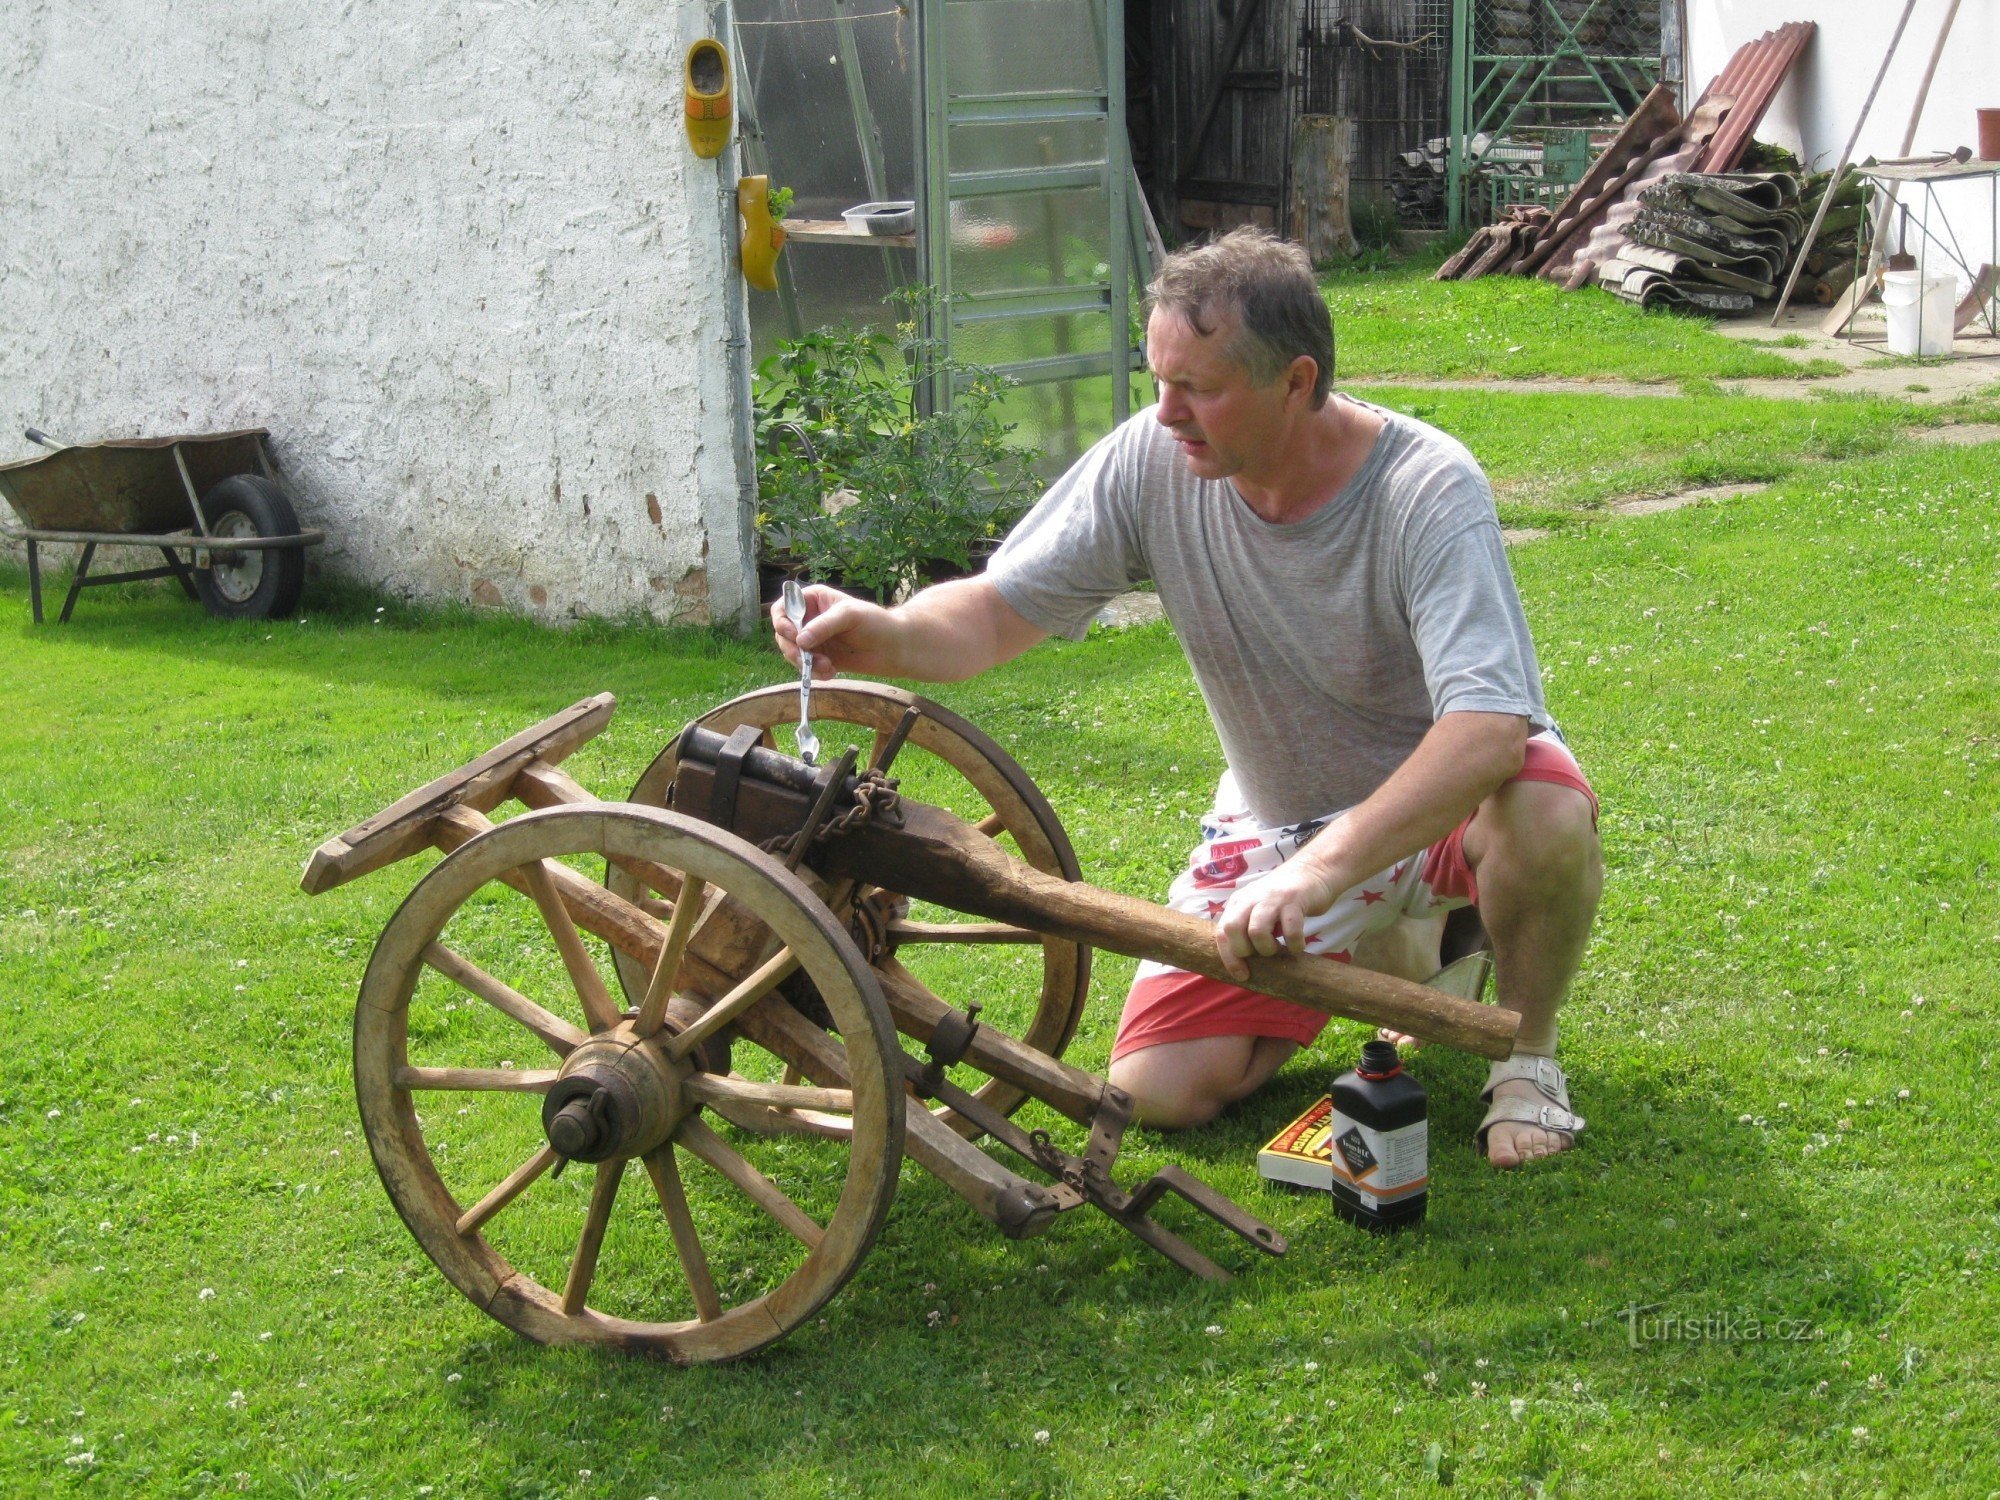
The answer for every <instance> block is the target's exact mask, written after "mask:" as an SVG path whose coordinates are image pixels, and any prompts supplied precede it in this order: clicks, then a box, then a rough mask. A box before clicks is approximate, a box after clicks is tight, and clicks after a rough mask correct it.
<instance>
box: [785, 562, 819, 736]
mask: <svg viewBox="0 0 2000 1500" xmlns="http://www.w3.org/2000/svg"><path fill="white" fill-rule="evenodd" d="M785 618H786V619H787V620H790V621H791V622H792V628H793V629H794V630H796V629H797V628H798V627H799V626H801V625H803V624H805V622H806V596H805V595H804V594H803V593H802V592H801V591H800V589H799V585H798V580H796V579H792V578H788V579H786V580H785ZM812 698H813V656H812V652H810V651H807V650H805V649H804V648H803V647H801V648H800V650H799V759H800V760H803V761H804V762H805V763H806V764H807V765H809V766H810V765H816V764H818V762H819V736H818V735H816V734H814V733H813V728H812Z"/></svg>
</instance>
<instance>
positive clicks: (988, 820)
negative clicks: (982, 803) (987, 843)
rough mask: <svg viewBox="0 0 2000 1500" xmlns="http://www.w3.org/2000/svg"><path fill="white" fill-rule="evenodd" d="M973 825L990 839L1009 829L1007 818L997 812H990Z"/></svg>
mask: <svg viewBox="0 0 2000 1500" xmlns="http://www.w3.org/2000/svg"><path fill="white" fill-rule="evenodd" d="M972 826H973V827H974V829H975V830H977V831H978V832H980V833H983V834H985V835H986V836H987V837H988V838H989V839H997V838H998V837H1000V835H1001V834H1003V833H1005V832H1006V831H1007V820H1006V819H1005V818H1003V817H1001V816H1000V814H999V813H997V812H990V813H988V814H987V815H986V816H985V817H983V818H981V819H980V820H979V821H978V822H977V823H975V824H973V825H972Z"/></svg>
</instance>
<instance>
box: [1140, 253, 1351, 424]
mask: <svg viewBox="0 0 2000 1500" xmlns="http://www.w3.org/2000/svg"><path fill="white" fill-rule="evenodd" d="M1146 304H1147V308H1148V310H1149V311H1152V310H1158V309H1164V310H1165V311H1167V312H1170V313H1172V314H1173V315H1174V316H1176V317H1178V318H1180V319H1181V320H1182V321H1183V322H1185V323H1186V324H1187V325H1188V327H1190V328H1192V329H1193V330H1194V331H1195V332H1196V333H1198V334H1200V335H1201V336H1202V337H1203V338H1207V337H1208V336H1209V335H1210V334H1212V333H1214V332H1215V331H1216V329H1217V328H1218V327H1219V326H1220V324H1219V322H1218V321H1217V320H1218V318H1222V317H1228V318H1231V319H1232V320H1233V321H1234V322H1235V324H1236V331H1235V332H1234V333H1233V334H1231V335H1230V339H1229V343H1228V345H1227V346H1226V348H1225V351H1224V352H1225V353H1226V354H1227V355H1228V357H1229V358H1231V359H1233V360H1235V361H1236V363H1237V364H1239V365H1241V366H1242V367H1243V368H1244V369H1245V370H1246V371H1248V372H1249V375H1250V378H1251V379H1252V380H1254V381H1256V382H1257V383H1258V384H1260V385H1262V384H1267V383H1269V382H1270V381H1273V380H1276V379H1277V378H1278V377H1279V376H1280V375H1283V374H1284V373H1285V371H1286V370H1288V369H1290V368H1291V364H1292V361H1293V360H1295V359H1297V358H1298V357H1299V356H1300V355H1304V356H1305V357H1306V358H1308V359H1310V360H1311V361H1312V362H1313V363H1314V364H1315V365H1317V366H1318V367H1319V374H1318V376H1317V378H1316V379H1315V380H1314V381H1313V391H1312V404H1313V406H1314V407H1315V408H1317V407H1320V406H1323V405H1325V404H1326V398H1327V393H1328V392H1329V391H1331V390H1332V389H1333V315H1332V314H1331V313H1330V312H1328V311H1327V306H1326V298H1324V297H1323V296H1321V295H1320V290H1319V283H1318V282H1317V281H1315V280H1314V279H1313V270H1312V262H1311V261H1310V260H1308V259H1306V253H1305V251H1303V250H1301V249H1300V248H1299V247H1298V246H1297V245H1295V244H1293V243H1291V242H1290V241H1289V240H1283V239H1280V238H1278V236H1276V235H1275V234H1272V233H1270V232H1269V231H1268V230H1263V229H1251V228H1244V229H1232V230H1231V231H1230V232H1229V233H1228V234H1225V235H1223V236H1222V237H1221V238H1220V239H1216V240H1211V241H1210V242H1208V243H1207V244H1205V245H1194V246H1190V247H1189V248H1187V249H1185V250H1176V251H1175V252H1174V253H1173V254H1172V255H1169V256H1168V257H1167V258H1166V261H1165V262H1164V263H1163V264H1162V265H1161V267H1160V274H1159V275H1158V276H1157V277H1155V278H1154V279H1153V283H1152V285H1151V286H1149V287H1147V288H1146Z"/></svg>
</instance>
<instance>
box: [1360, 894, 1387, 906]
mask: <svg viewBox="0 0 2000 1500" xmlns="http://www.w3.org/2000/svg"><path fill="white" fill-rule="evenodd" d="M1354 899H1355V900H1356V901H1359V902H1360V903H1361V904H1362V905H1363V906H1373V905H1374V904H1375V903H1376V902H1377V901H1387V900H1388V899H1389V898H1388V896H1387V895H1386V894H1385V893H1384V892H1382V891H1362V892H1361V893H1360V894H1359V895H1357V896H1356V897H1355V898H1354Z"/></svg>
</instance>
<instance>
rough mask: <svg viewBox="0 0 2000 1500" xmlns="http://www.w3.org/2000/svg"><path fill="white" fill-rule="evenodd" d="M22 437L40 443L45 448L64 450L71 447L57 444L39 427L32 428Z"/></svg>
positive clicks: (65, 444) (66, 444)
mask: <svg viewBox="0 0 2000 1500" xmlns="http://www.w3.org/2000/svg"><path fill="white" fill-rule="evenodd" d="M22 436H23V437H25V438H27V440H28V441H29V442H31V443H38V444H40V445H41V446H42V447H44V448H53V449H62V448H67V447H68V446H69V444H68V443H59V442H57V441H56V440H55V439H54V438H52V437H50V436H49V435H48V434H47V433H46V432H44V431H42V429H41V428H39V427H30V428H29V429H28V430H27V431H26V432H25V433H23V434H22Z"/></svg>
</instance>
